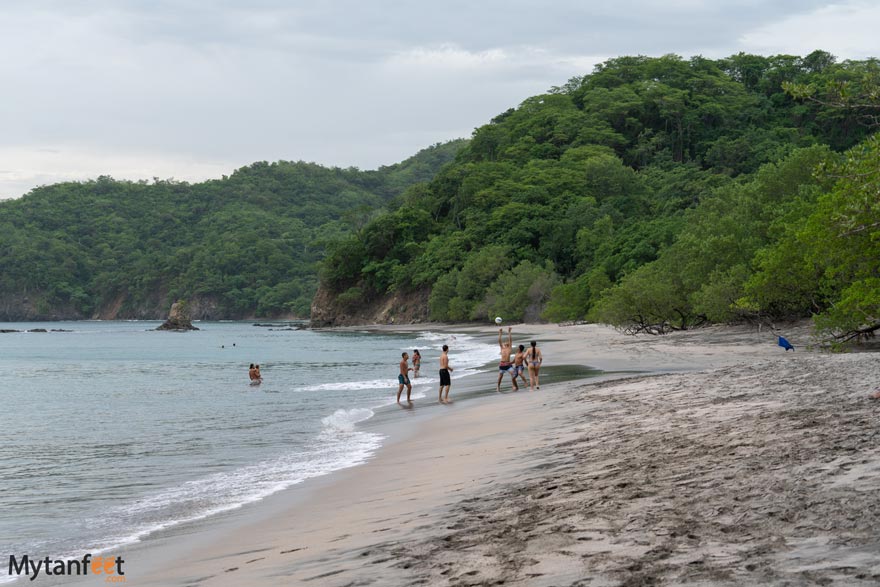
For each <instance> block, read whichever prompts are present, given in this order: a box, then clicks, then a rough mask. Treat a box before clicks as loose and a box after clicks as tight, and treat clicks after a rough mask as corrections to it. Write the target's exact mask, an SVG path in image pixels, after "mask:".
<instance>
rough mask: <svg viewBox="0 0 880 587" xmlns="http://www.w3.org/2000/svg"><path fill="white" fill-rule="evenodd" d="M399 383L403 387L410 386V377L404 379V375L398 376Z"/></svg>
mask: <svg viewBox="0 0 880 587" xmlns="http://www.w3.org/2000/svg"><path fill="white" fill-rule="evenodd" d="M397 382H398V383H399V384H401V385H409V377H404V376H403V375H398V376H397Z"/></svg>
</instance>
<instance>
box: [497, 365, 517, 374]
mask: <svg viewBox="0 0 880 587" xmlns="http://www.w3.org/2000/svg"><path fill="white" fill-rule="evenodd" d="M511 367H513V364H512V363H500V364H499V365H498V371H500V372H501V373H507V372H508V371H510V368H511Z"/></svg>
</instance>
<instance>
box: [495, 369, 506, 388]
mask: <svg viewBox="0 0 880 587" xmlns="http://www.w3.org/2000/svg"><path fill="white" fill-rule="evenodd" d="M503 378H504V372H503V371H499V372H498V383H496V384H495V391H501V380H502V379H503Z"/></svg>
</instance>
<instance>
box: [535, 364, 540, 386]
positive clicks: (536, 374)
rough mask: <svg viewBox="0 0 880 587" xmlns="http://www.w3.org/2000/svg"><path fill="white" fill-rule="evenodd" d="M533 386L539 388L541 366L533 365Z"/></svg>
mask: <svg viewBox="0 0 880 587" xmlns="http://www.w3.org/2000/svg"><path fill="white" fill-rule="evenodd" d="M535 387H536V388H538V389H541V366H540V365H538V366H537V367H535Z"/></svg>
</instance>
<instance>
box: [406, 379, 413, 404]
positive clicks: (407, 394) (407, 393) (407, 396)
mask: <svg viewBox="0 0 880 587" xmlns="http://www.w3.org/2000/svg"><path fill="white" fill-rule="evenodd" d="M410 392H412V383H407V384H406V401H412V400H410V399H409V394H410Z"/></svg>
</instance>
